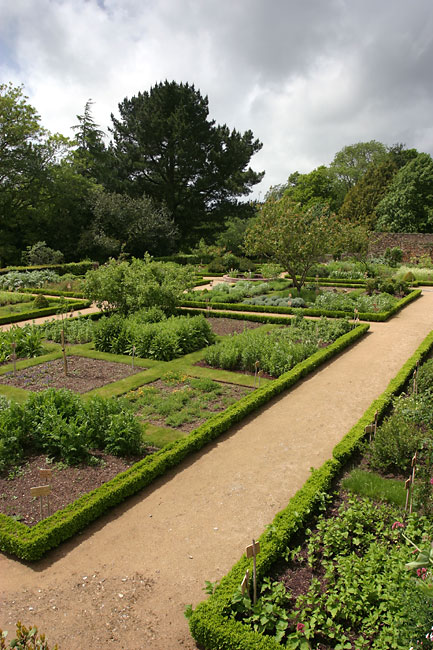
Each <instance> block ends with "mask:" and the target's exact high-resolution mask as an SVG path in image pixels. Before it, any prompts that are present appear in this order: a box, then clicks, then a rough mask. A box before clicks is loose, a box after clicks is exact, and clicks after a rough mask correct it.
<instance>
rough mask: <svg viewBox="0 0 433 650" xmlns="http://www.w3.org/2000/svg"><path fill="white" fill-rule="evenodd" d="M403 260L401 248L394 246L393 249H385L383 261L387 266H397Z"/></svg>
mask: <svg viewBox="0 0 433 650" xmlns="http://www.w3.org/2000/svg"><path fill="white" fill-rule="evenodd" d="M402 259H403V251H402V250H401V248H398V247H397V246H394V248H387V249H386V251H385V261H386V263H387V264H388V265H389V266H397V265H398V264H400V262H401V261H402Z"/></svg>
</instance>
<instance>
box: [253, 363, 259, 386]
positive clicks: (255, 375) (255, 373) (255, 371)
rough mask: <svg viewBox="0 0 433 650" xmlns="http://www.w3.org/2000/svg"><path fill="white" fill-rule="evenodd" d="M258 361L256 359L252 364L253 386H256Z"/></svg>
mask: <svg viewBox="0 0 433 650" xmlns="http://www.w3.org/2000/svg"><path fill="white" fill-rule="evenodd" d="M259 365H260V361H256V362H255V364H254V388H255V387H256V381H257V373H258V371H259Z"/></svg>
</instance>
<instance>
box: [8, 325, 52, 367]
mask: <svg viewBox="0 0 433 650" xmlns="http://www.w3.org/2000/svg"><path fill="white" fill-rule="evenodd" d="M43 338H44V335H43V332H42V331H41V330H40V329H39V328H37V327H35V326H34V325H29V324H27V325H24V326H23V327H19V326H18V325H14V326H13V327H11V328H10V329H9V330H5V331H0V363H4V362H6V361H11V360H12V355H13V353H14V351H15V354H16V358H17V359H31V358H32V357H39V356H41V355H42V354H44V353H45V349H44V346H43V343H42V341H43Z"/></svg>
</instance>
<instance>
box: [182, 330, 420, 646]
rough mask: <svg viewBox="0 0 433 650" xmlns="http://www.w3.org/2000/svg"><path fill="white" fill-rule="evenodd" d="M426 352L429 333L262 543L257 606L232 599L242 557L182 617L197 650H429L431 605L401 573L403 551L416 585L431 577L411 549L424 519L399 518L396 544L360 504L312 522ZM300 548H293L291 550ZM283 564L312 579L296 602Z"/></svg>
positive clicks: (387, 526)
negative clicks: (415, 647) (284, 580)
mask: <svg viewBox="0 0 433 650" xmlns="http://www.w3.org/2000/svg"><path fill="white" fill-rule="evenodd" d="M432 348H433V332H431V333H430V334H429V335H428V336H427V337H426V339H425V340H424V342H423V343H422V344H421V346H419V348H418V350H417V351H416V352H415V354H414V355H413V356H412V357H411V358H410V359H409V360H408V361H407V362H406V363H405V364H404V366H403V367H402V369H401V370H400V372H399V373H398V374H397V376H396V377H395V378H394V379H393V380H392V381H391V382H390V384H389V385H388V387H387V389H386V390H385V391H384V393H383V394H382V395H381V396H380V397H379V398H378V399H376V400H375V401H374V402H373V403H372V404H371V406H370V407H369V408H368V409H367V411H366V412H365V413H364V415H363V416H362V417H361V419H360V420H359V421H358V423H357V424H356V425H355V426H354V427H352V429H351V430H350V431H349V432H348V433H347V434H346V436H345V437H344V438H343V440H342V441H341V442H340V443H338V444H337V445H336V447H335V448H334V450H333V458H332V459H331V460H329V461H327V462H325V463H324V465H323V466H322V467H321V468H320V469H318V470H314V471H313V473H312V475H311V477H310V478H309V479H308V480H307V481H306V483H305V484H304V486H303V487H302V488H301V489H300V490H299V491H298V492H297V493H296V495H295V496H294V497H293V498H292V499H291V500H290V502H289V504H288V506H287V508H286V509H285V510H283V511H281V512H280V513H278V514H277V515H276V517H275V519H274V521H273V523H272V524H271V525H270V526H269V527H268V528H267V530H266V531H265V532H264V533H263V534H262V536H261V537H260V540H259V542H260V546H261V550H260V554H259V555H258V557H257V575H258V582H259V585H261V590H262V599H261V600H260V601H259V602H258V603H257V604H256V605H255V606H254V605H252V604H251V601H250V598H249V594H244V595H243V594H242V593H241V592H240V590H239V586H240V584H241V581H242V579H243V576H244V574H245V572H246V570H247V569H248V570H249V571H250V573H251V570H252V566H251V565H252V562H251V560H247V558H246V557H245V556H243V557H242V558H241V560H240V561H239V562H238V563H237V564H236V565H235V566H234V567H233V568H232V570H231V571H230V572H229V574H228V575H227V576H226V577H224V578H223V579H222V581H221V583H220V584H219V585H218V586H217V587H216V589H215V590H214V593H213V595H212V596H211V598H210V599H209V600H208V601H206V602H203V603H201V604H200V605H199V606H198V607H197V608H196V610H195V611H194V612H191V611H189V616H190V628H191V632H192V634H193V637H194V639H195V640H196V641H197V642H198V643H200V644H201V645H202V646H203V647H204V648H206V649H207V650H215V649H216V648H225V649H226V650H265V649H266V650H272V649H275V650H276V648H279V647H281V645H280V641H283V642H284V643H285V647H289V648H293V649H295V648H300V649H301V650H308V649H309V648H312V647H324V648H325V647H326V648H327V647H332V648H335V649H337V648H338V650H343V649H344V648H347V649H349V648H357V649H358V648H359V649H360V650H362V649H364V648H370V647H371V648H376V649H377V650H379V649H380V650H388V649H390V648H396V649H398V650H402V649H403V648H404V650H406V649H407V648H408V647H409V643H410V642H412V643H414V642H416V641H417V640H419V643H421V642H422V643H423V644H425V647H426V648H428V647H432V646H431V644H430V645H428V642H431V640H432V637H431V634H430V629H429V628H430V627H431V604H430V605H428V604H426V601H425V593H424V594H422V593H420V592H419V590H418V587H419V586H420V584H419V583H420V582H421V583H422V581H418V583H414V582H412V581H411V580H410V578H409V576H408V574H407V571H406V572H405V570H404V565H405V563H407V562H408V560H410V559H412V557H413V556H412V551H413V550H414V547H413V546H412V542H413V543H415V545H416V548H417V549H418V551H416V549H415V551H416V552H418V557H417V558H416V559H415V561H414V562H413V563H410V564H409V565H408V568H412V569H415V570H418V575H419V576H421V577H422V575H426V573H427V571H428V568H429V566H430V570H431V561H430V560H429V559H428V558H429V551H428V550H427V551H424V550H422V549H420V546H422V545H425V539H424V538H423V535H428V537H429V539H431V537H432V534H433V526H432V523H431V518H430V517H425V516H423V515H415V514H414V515H411V516H410V517H408V518H407V520H406V523H405V527H406V528H405V531H404V533H405V537H403V538H402V536H401V535H400V536H398V530H402V526H403V524H401V521H399V519H401V510H400V511H398V512H396V511H395V509H393V508H392V507H390V506H386V507H385V506H380V505H379V506H377V505H376V504H373V503H372V502H370V501H368V500H364V501H356V502H355V501H353V500H349V501H347V499H346V500H345V502H344V503H343V504H342V505H341V507H340V509H338V505H337V506H334V512H333V514H334V515H336V516H334V517H328V518H327V519H326V520H325V518H322V519H321V520H319V523H317V522H316V516H317V515H318V514H319V513H320V512H321V511H323V509H324V504H326V502H327V501H329V497H328V496H327V495H329V494H330V493H332V491H333V485H334V481H335V480H336V479H337V478H338V477H340V476H341V475H342V473H343V470H344V468H345V467H346V466H347V462H348V461H349V460H351V459H352V458H353V456H354V455H355V454H356V453H357V452H358V451H359V450H360V448H362V445H363V440H364V438H365V427H366V425H367V424H370V423H371V422H372V421H373V419H374V417H375V413H376V412H377V413H378V415H379V421H380V420H381V419H382V418H383V417H384V416H385V415H386V414H387V413H388V411H389V408H390V407H391V406H392V403H393V400H394V399H395V396H396V395H399V394H400V393H401V392H402V391H403V389H404V388H405V386H406V385H407V382H408V380H409V379H410V378H411V377H412V375H413V371H414V369H416V367H417V364H418V363H419V362H420V361H422V360H423V359H425V358H426V356H427V355H428V354H429V352H430V350H431V349H432ZM429 372H431V371H429ZM430 491H431V485H430ZM313 525H315V530H314V531H312V529H311V528H312V527H313ZM309 527H311V528H309ZM303 540H306V541H305V545H304V547H303V548H302V547H301V546H300V545H299V542H300V541H301V542H302V541H303ZM408 540H410V541H408ZM420 551H421V552H420ZM430 556H431V552H430ZM284 561H285V562H286V563H288V566H289V567H291V568H292V569H293V570H294V571H295V573H296V571H298V572H299V571H304V572H306V573H307V574H308V575H310V576H312V577H313V578H315V579H313V580H312V581H311V584H310V588H309V589H308V590H307V591H306V592H304V593H303V595H300V596H299V597H297V598H292V597H291V596H290V594H288V593H287V591H286V589H285V588H284V586H283V585H282V584H281V582H278V583H277V584H276V582H277V581H276V580H275V576H277V575H278V572H279V573H280V574H281V572H282V571H281V566H282V565H281V562H284ZM429 562H430V565H429ZM423 566H424V567H426V568H425V570H424V573H423V570H422V567H423ZM275 571H277V573H275ZM314 571H315V572H316V573H314ZM273 572H274V573H273ZM270 576H274V578H272V577H270ZM325 584H326V588H325V586H324V585H325ZM421 586H422V584H421ZM424 586H425V585H424ZM295 603H296V604H297V607H295ZM239 619H243V622H242V620H239ZM427 624H428V625H427ZM420 630H421V632H422V633H423V634H422V637H421V636H420ZM426 632H427V636H425V633H426ZM424 639H425V640H424ZM423 647H424V645H423Z"/></svg>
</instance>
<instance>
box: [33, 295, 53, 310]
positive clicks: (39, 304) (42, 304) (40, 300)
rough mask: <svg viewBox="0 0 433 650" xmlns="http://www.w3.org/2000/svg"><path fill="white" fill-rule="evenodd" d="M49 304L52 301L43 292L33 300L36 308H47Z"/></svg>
mask: <svg viewBox="0 0 433 650" xmlns="http://www.w3.org/2000/svg"><path fill="white" fill-rule="evenodd" d="M49 304H50V303H49V302H48V300H47V299H46V298H45V296H44V295H43V294H42V293H40V294H39V295H37V296H36V298H35V299H34V300H33V308H34V309H45V308H46V307H49Z"/></svg>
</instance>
